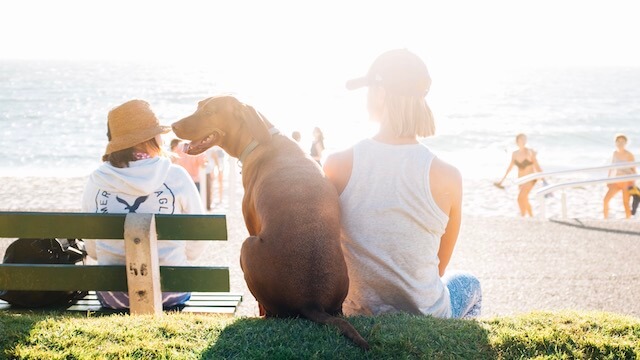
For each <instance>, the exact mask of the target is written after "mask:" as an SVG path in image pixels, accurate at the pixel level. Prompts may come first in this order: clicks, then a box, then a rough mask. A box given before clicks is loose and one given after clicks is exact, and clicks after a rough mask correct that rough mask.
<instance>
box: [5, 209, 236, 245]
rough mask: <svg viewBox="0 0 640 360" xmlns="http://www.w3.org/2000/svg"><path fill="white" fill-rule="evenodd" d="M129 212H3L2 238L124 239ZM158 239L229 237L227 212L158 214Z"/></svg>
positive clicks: (217, 238)
mask: <svg viewBox="0 0 640 360" xmlns="http://www.w3.org/2000/svg"><path fill="white" fill-rule="evenodd" d="M125 217H126V214H96V213H65V212H59V213H55V212H51V213H43V212H0V237H4V238H19V237H21V238H53V237H56V238H78V239H123V238H124V219H125ZM155 217H156V228H157V233H158V240H227V225H226V224H227V223H226V217H225V215H160V214H157V215H156V216H155Z"/></svg>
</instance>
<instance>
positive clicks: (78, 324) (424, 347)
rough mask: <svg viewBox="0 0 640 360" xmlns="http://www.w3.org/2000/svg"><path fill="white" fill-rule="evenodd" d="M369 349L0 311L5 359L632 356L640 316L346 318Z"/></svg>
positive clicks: (237, 330)
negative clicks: (478, 318) (472, 318)
mask: <svg viewBox="0 0 640 360" xmlns="http://www.w3.org/2000/svg"><path fill="white" fill-rule="evenodd" d="M349 321H350V322H351V323H352V324H354V326H355V327H356V328H357V329H358V331H359V332H360V333H361V334H362V335H363V336H364V337H365V339H367V340H368V341H369V343H370V344H371V351H369V352H363V351H361V350H360V349H359V348H357V347H355V346H353V345H352V344H351V342H349V341H348V340H347V339H346V338H344V337H342V336H340V335H339V334H338V333H337V331H336V330H335V329H333V328H331V327H327V326H321V325H317V324H314V323H311V322H309V321H306V320H301V319H288V320H276V319H270V320H263V319H256V318H225V317H218V316H211V315H192V314H180V313H171V314H165V315H164V316H162V317H159V318H152V317H147V316H135V317H132V316H128V315H110V316H95V315H93V316H92V315H89V316H87V315H84V316H83V315H71V314H55V313H12V312H0V347H1V348H2V349H3V350H2V353H0V357H4V358H7V359H530V358H537V359H576V358H577V359H594V358H595V359H636V358H640V319H637V318H633V317H625V316H620V315H616V314H611V313H600V312H559V313H543V312H539V313H531V314H526V315H521V316H513V317H499V318H494V319H484V320H479V321H471V320H442V319H435V318H432V317H417V316H409V315H389V316H380V317H355V318H350V320H349Z"/></svg>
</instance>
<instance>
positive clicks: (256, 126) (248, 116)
mask: <svg viewBox="0 0 640 360" xmlns="http://www.w3.org/2000/svg"><path fill="white" fill-rule="evenodd" d="M241 106H242V107H241V109H240V111H241V113H242V119H243V121H244V123H245V124H247V127H248V128H249V132H250V133H251V136H253V138H254V139H256V141H258V143H260V144H263V143H267V142H269V141H270V140H271V134H269V128H268V127H267V126H268V125H267V123H268V122H266V121H265V120H263V118H262V116H260V114H258V112H257V111H256V109H254V108H253V107H252V106H249V105H246V104H242V105H241Z"/></svg>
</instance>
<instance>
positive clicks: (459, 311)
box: [442, 271, 482, 319]
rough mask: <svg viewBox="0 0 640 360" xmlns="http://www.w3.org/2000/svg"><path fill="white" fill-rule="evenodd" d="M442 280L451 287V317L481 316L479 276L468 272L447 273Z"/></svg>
mask: <svg viewBox="0 0 640 360" xmlns="http://www.w3.org/2000/svg"><path fill="white" fill-rule="evenodd" d="M442 281H443V282H444V284H445V285H447V288H448V289H449V296H450V298H451V317H453V318H456V319H468V318H475V317H478V316H480V309H481V307H482V289H481V288H480V281H479V280H478V278H477V277H475V276H473V275H471V274H469V273H466V272H460V271H456V272H452V273H445V275H444V276H443V277H442Z"/></svg>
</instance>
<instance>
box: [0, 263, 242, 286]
mask: <svg viewBox="0 0 640 360" xmlns="http://www.w3.org/2000/svg"><path fill="white" fill-rule="evenodd" d="M0 267H1V268H2V271H0V289H2V290H47V291H48V290H51V291H53V290H111V291H125V292H126V291H127V274H126V272H125V267H124V266H122V265H87V266H78V265H51V264H43V265H31V264H30V265H26V264H2V265H0ZM160 282H161V288H162V291H203V292H206V291H213V292H228V291H229V290H230V283H229V269H228V268H227V267H213V266H211V267H204V266H203V267H196V266H161V267H160Z"/></svg>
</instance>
